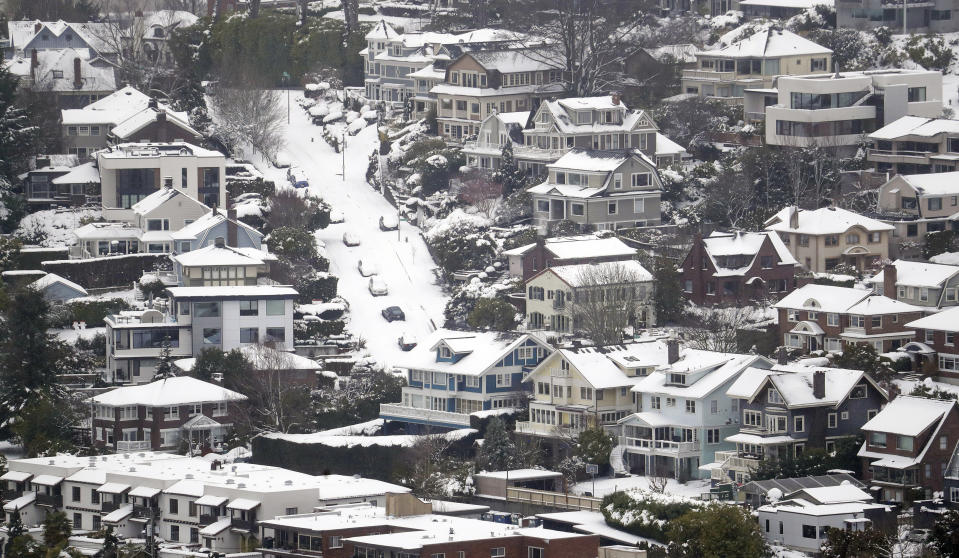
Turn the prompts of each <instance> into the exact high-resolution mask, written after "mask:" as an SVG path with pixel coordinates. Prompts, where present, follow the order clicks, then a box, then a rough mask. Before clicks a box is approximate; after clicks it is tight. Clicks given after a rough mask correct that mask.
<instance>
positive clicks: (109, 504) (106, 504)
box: [100, 500, 120, 514]
mask: <svg viewBox="0 0 959 558" xmlns="http://www.w3.org/2000/svg"><path fill="white" fill-rule="evenodd" d="M118 509H120V504H118V503H117V502H114V501H112V500H104V501H103V502H102V503H101V504H100V511H101V512H103V513H105V514H106V513H110V512H112V511H116V510H118Z"/></svg>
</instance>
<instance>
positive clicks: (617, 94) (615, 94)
mask: <svg viewBox="0 0 959 558" xmlns="http://www.w3.org/2000/svg"><path fill="white" fill-rule="evenodd" d="M609 96H610V97H612V100H613V104H614V105H617V106H618V105H619V101H620V99H621V98H622V94H621V93H620V92H619V91H612V92H610V94H609Z"/></svg>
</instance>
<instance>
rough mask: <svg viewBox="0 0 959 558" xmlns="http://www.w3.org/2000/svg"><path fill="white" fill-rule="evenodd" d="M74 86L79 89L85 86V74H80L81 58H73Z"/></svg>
mask: <svg viewBox="0 0 959 558" xmlns="http://www.w3.org/2000/svg"><path fill="white" fill-rule="evenodd" d="M73 86H74V87H76V88H77V89H80V88H81V87H83V76H81V75H80V58H79V57H77V58H74V59H73Z"/></svg>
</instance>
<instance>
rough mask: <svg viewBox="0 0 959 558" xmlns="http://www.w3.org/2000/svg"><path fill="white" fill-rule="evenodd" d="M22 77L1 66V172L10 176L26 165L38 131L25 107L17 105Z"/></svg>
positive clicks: (11, 178) (9, 177)
mask: <svg viewBox="0 0 959 558" xmlns="http://www.w3.org/2000/svg"><path fill="white" fill-rule="evenodd" d="M19 86H20V78H19V77H18V76H16V75H14V74H13V73H11V72H10V70H9V68H7V67H6V66H3V67H0V173H2V175H3V176H5V177H6V178H8V179H10V180H14V179H15V177H16V174H17V173H18V172H19V171H20V170H21V169H22V166H23V163H25V162H26V160H27V156H28V155H29V154H30V153H31V150H32V147H33V138H34V134H35V132H36V131H37V130H36V128H35V127H33V126H32V125H31V123H30V117H29V115H28V114H27V113H26V111H24V110H23V108H21V107H19V106H17V105H16V101H17V88H18V87H19Z"/></svg>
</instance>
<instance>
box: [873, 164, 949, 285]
mask: <svg viewBox="0 0 959 558" xmlns="http://www.w3.org/2000/svg"><path fill="white" fill-rule="evenodd" d="M957 178H959V177H957ZM892 265H894V266H896V285H907V286H910V287H941V286H943V285H945V283H946V282H947V281H948V280H949V279H951V278H952V277H953V276H955V275H956V274H957V273H959V266H956V265H947V264H934V263H928V262H910V261H907V260H896V261H894V262H892ZM884 279H885V273H884V271H880V272H879V273H877V274H876V275H874V276H872V277H870V278H869V279H866V283H873V284H879V285H881V284H883V281H884Z"/></svg>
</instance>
